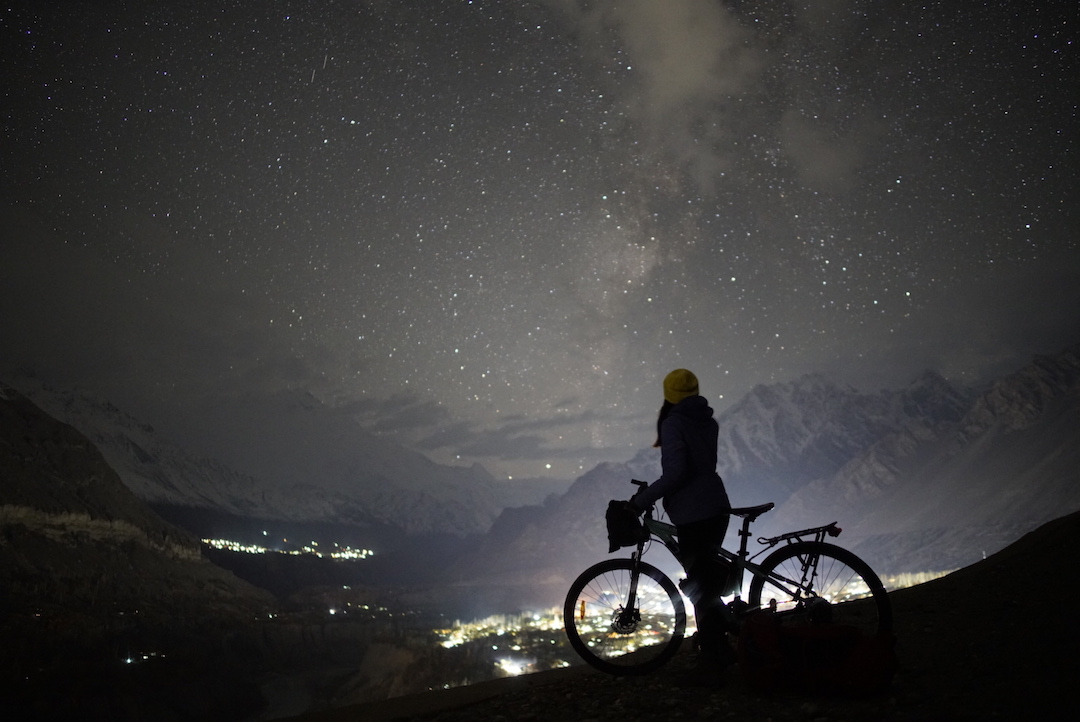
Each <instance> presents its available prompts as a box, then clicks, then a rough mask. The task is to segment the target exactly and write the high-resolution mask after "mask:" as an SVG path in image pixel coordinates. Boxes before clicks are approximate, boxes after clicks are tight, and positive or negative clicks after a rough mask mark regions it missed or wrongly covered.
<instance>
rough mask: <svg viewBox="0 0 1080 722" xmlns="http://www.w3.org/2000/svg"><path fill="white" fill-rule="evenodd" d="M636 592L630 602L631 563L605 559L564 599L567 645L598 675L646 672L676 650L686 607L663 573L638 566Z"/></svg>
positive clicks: (649, 565) (641, 565) (650, 567)
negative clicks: (604, 673)
mask: <svg viewBox="0 0 1080 722" xmlns="http://www.w3.org/2000/svg"><path fill="white" fill-rule="evenodd" d="M637 568H638V571H639V575H638V579H637V592H636V595H635V598H634V601H633V603H632V604H631V603H630V601H629V598H630V589H631V583H632V581H633V579H632V578H633V572H634V562H633V561H632V560H629V559H609V560H607V561H602V562H600V563H599V564H594V565H593V566H591V567H589V568H588V569H586V570H585V571H584V572H582V573H581V576H579V577H578V578H577V579H576V580H575V581H574V583H573V584H572V585H570V591H569V592H568V593H567V595H566V603H565V605H564V606H563V623H564V624H565V625H566V636H567V637H568V638H569V639H570V645H571V646H572V647H573V648H574V650H575V651H576V652H577V653H578V654H579V655H581V658H582V659H584V660H585V661H586V662H588V663H589V664H590V665H592V666H593V667H595V668H596V669H599V670H600V671H602V672H607V673H608V674H615V675H630V674H645V673H647V672H651V671H653V670H655V669H657V668H659V667H660V666H661V665H663V664H664V663H665V662H667V661H668V660H669V659H671V657H672V656H673V655H674V654H675V653H676V652H677V651H679V645H680V644H681V643H682V639H683V634H684V633H685V631H686V608H685V607H684V606H683V601H682V595H680V594H679V590H678V588H677V587H676V586H675V584H674V582H672V581H671V580H670V579H669V578H668V577H667V576H666V575H665V574H664V573H663V572H662V571H660V570H659V569H657V568H656V567H654V566H652V565H651V564H646V563H644V562H640V563H638V565H637Z"/></svg>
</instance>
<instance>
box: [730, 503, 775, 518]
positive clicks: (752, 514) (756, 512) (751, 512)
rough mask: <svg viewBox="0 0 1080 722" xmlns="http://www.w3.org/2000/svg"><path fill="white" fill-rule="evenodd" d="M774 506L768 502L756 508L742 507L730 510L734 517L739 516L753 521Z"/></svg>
mask: <svg viewBox="0 0 1080 722" xmlns="http://www.w3.org/2000/svg"><path fill="white" fill-rule="evenodd" d="M774 506H776V504H774V503H772V502H771V501H770V502H769V503H768V504H758V505H757V506H742V507H739V508H738V509H732V510H731V513H732V514H734V515H735V516H741V517H744V518H747V519H749V520H750V521H754V520H755V519H757V518H758V517H759V516H761V515H762V514H764V513H765V512H767V511H769V510H770V509H772V508H773V507H774Z"/></svg>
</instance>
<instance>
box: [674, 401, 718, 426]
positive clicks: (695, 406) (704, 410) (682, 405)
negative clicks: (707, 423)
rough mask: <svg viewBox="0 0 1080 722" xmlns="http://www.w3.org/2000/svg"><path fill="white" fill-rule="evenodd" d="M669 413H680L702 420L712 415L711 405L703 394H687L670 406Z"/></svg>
mask: <svg viewBox="0 0 1080 722" xmlns="http://www.w3.org/2000/svg"><path fill="white" fill-rule="evenodd" d="M671 413H673V414H681V415H682V416H686V417H689V418H691V419H693V420H694V421H704V420H706V419H711V418H712V417H713V410H712V407H711V406H709V402H708V401H707V400H706V399H705V397H704V396H688V397H687V398H685V399H683V400H682V401H680V402H679V403H677V404H675V405H674V406H672V407H671Z"/></svg>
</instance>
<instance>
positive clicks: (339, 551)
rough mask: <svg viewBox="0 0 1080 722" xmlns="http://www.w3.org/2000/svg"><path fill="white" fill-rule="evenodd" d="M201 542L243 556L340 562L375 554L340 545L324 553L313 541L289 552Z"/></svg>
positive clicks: (232, 543)
mask: <svg viewBox="0 0 1080 722" xmlns="http://www.w3.org/2000/svg"><path fill="white" fill-rule="evenodd" d="M264 533H265V532H264ZM202 542H203V544H206V545H207V546H210V547H213V548H214V549H225V550H227V551H231V552H242V553H244V554H268V553H271V552H275V553H278V554H292V555H294V556H297V555H300V554H311V555H314V556H317V557H320V558H324V559H342V560H353V559H367V558H368V557H371V556H374V555H375V552H374V551H372V550H371V549H353V548H352V547H350V546H342V545H340V544H334V549H333V551H328V552H324V551H321V550H320V549H318V548H317V547H318V546H319V544H318V542H314V541H313V542H311V543H310V544H305V545H304V546H302V547H300V548H299V549H289V550H284V549H269V548H267V547H263V546H258V545H256V544H241V543H240V542H235V541H231V540H229V539H203V540H202Z"/></svg>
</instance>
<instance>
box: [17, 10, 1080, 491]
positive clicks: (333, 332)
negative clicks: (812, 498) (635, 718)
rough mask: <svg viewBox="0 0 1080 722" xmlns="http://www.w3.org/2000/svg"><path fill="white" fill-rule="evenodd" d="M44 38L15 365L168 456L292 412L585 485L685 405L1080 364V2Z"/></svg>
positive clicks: (125, 13)
mask: <svg viewBox="0 0 1080 722" xmlns="http://www.w3.org/2000/svg"><path fill="white" fill-rule="evenodd" d="M52 5H53V4H52V3H29V2H19V3H15V4H14V5H10V4H9V5H8V6H6V7H5V9H4V10H3V11H0V30H2V31H3V50H2V62H3V65H2V68H3V74H4V90H3V93H4V96H3V106H4V107H3V115H4V126H3V134H4V142H3V148H2V149H0V160H2V164H3V169H2V171H0V178H2V181H3V196H4V218H5V219H6V222H5V226H6V230H5V232H4V236H5V240H4V250H3V251H2V254H3V270H2V271H0V274H2V276H0V279H2V280H3V281H4V284H5V286H4V287H5V291H3V292H2V293H3V295H2V296H0V300H2V301H3V306H2V307H0V311H2V312H0V324H2V325H0V330H2V331H3V335H4V337H5V338H4V345H5V347H6V348H5V350H4V353H3V355H4V361H5V363H6V364H7V365H8V366H9V367H15V366H24V367H30V368H34V369H35V370H36V371H38V372H39V373H41V374H42V375H43V376H46V377H48V378H55V379H57V380H60V381H63V382H68V383H74V384H79V385H81V386H83V387H85V388H87V389H89V390H92V391H94V392H97V393H100V394H103V395H105V396H107V397H108V398H113V399H116V400H117V401H118V402H124V403H126V404H128V405H129V406H130V407H132V408H133V409H134V410H137V411H138V412H139V414H140V415H141V416H143V417H146V418H149V419H150V420H151V421H153V423H155V425H157V426H161V427H163V428H165V429H167V430H169V431H171V432H172V433H174V434H176V435H178V436H179V437H183V436H184V435H185V433H188V435H191V429H192V428H195V427H198V426H200V424H203V423H208V422H205V421H204V420H205V419H206V418H207V409H208V408H209V407H210V406H212V405H214V404H223V403H228V400H229V399H239V398H249V397H251V396H253V395H267V394H274V393H277V392H280V391H282V390H287V389H291V390H298V389H299V390H304V391H307V392H310V393H311V394H313V395H314V397H315V398H316V399H318V400H320V401H321V402H322V403H325V404H327V405H328V406H332V407H338V408H341V409H347V410H348V412H349V413H350V414H352V415H353V416H354V417H355V418H358V419H360V420H361V421H362V422H363V423H364V424H365V425H367V426H369V427H370V428H372V429H373V430H375V431H378V432H380V433H385V434H392V435H393V436H394V437H395V438H397V439H399V440H402V441H404V442H406V443H408V444H409V445H411V446H413V447H415V448H418V449H422V450H424V451H425V452H426V453H428V454H430V455H431V456H432V457H433V458H436V459H438V460H441V461H460V462H472V461H480V462H482V463H483V464H485V465H486V466H487V467H488V468H490V469H492V470H493V471H495V472H497V473H498V474H500V475H504V476H505V475H515V476H538V475H548V474H554V475H560V476H564V477H569V476H572V475H575V474H577V473H578V472H579V471H580V470H581V469H583V468H588V467H590V466H591V465H592V464H594V463H596V462H597V461H600V460H605V459H621V458H625V457H626V456H627V455H628V454H630V453H632V452H633V450H634V449H637V448H639V447H641V446H645V445H647V444H648V442H649V441H650V436H649V428H650V425H651V419H652V417H653V415H654V414H655V410H656V408H657V406H658V404H659V401H660V400H661V399H660V394H659V388H658V387H659V379H660V378H661V377H662V376H663V374H664V373H665V372H666V371H668V370H669V369H671V368H674V367H677V366H686V367H688V368H691V369H693V370H694V371H695V372H697V373H698V375H699V376H700V377H701V380H702V386H703V393H704V394H705V395H706V396H707V397H709V398H710V400H712V401H713V402H714V404H715V405H716V406H717V407H718V408H723V407H724V406H725V405H726V404H728V403H731V402H732V401H734V400H736V399H737V398H738V397H739V396H740V395H741V394H742V393H744V392H745V391H746V390H748V389H749V388H750V387H752V386H753V385H754V384H757V383H767V382H771V381H779V380H787V379H790V378H794V377H796V376H798V375H800V374H803V373H807V372H815V371H817V372H823V373H826V374H829V375H832V376H834V377H836V378H838V379H840V380H843V381H847V382H850V383H854V384H857V385H860V386H863V387H866V388H874V387H876V386H886V385H899V384H902V383H904V382H905V381H906V380H908V379H909V378H910V376H912V375H913V374H915V373H916V372H918V371H920V370H922V369H923V368H926V367H931V368H936V369H938V370H939V371H941V372H943V373H945V374H947V375H949V376H951V377H953V378H956V379H958V380H962V381H968V382H974V381H978V380H980V379H981V378H984V377H985V376H986V375H987V374H990V373H997V372H1000V371H1002V370H1005V369H1008V368H1010V365H1011V364H1015V363H1017V362H1022V361H1023V359H1025V358H1026V357H1027V356H1028V355H1030V354H1031V353H1035V352H1046V351H1055V350H1057V347H1058V345H1064V344H1067V343H1070V342H1074V341H1075V340H1076V332H1077V331H1078V330H1080V329H1078V328H1077V326H1078V324H1077V321H1078V320H1080V308H1078V307H1080V302H1078V300H1077V296H1078V295H1080V294H1077V293H1076V291H1075V288H1076V285H1075V282H1076V277H1077V276H1078V275H1080V264H1078V258H1080V252H1078V243H1077V238H1076V231H1075V228H1076V224H1075V221H1076V210H1075V206H1076V205H1077V203H1076V200H1077V193H1076V188H1077V186H1076V175H1077V158H1076V153H1077V132H1078V129H1080V128H1078V124H1077V115H1076V114H1077V104H1078V101H1080V90H1078V89H1080V84H1078V83H1077V78H1078V77H1080V74H1078V70H1080V68H1078V62H1077V46H1076V44H1075V42H1074V39H1075V36H1076V32H1077V27H1078V12H1077V10H1076V6H1075V3H1074V2H1058V3H1050V2H1037V1H1036V2H1032V3H989V4H984V3H930V4H922V5H912V4H908V3H903V4H894V3H888V4H886V3H871V2H846V1H844V0H831V1H829V2H809V3H806V4H805V7H804V6H803V4H800V3H777V2H768V3H765V2H762V3H754V2H731V3H719V2H708V1H706V0H665V1H664V2H650V1H648V0H637V1H636V2H618V3H615V2H580V1H579V0H561V1H556V0H551V1H550V2H493V1H492V2H479V1H476V2H468V1H467V0H459V1H455V2H449V1H442V2H396V1H395V2H391V1H389V0H386V1H373V2H357V1H353V2H326V3H315V2H311V3H289V2H261V3H240V2H236V3H232V4H228V5H224V4H221V3H204V2H200V3H165V2H155V3H146V4H135V5H132V4H130V3H120V2H104V3H72V4H64V5H61V6H60V7H51V6H52ZM173 5H175V6H176V7H172V6H173ZM185 430H186V431H185ZM217 433H221V434H227V431H224V430H218V432H217Z"/></svg>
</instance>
